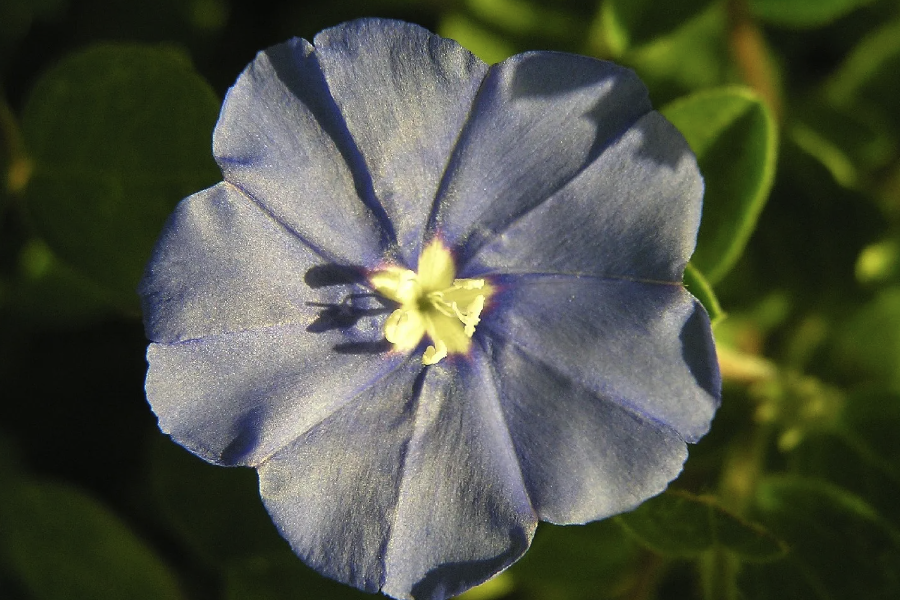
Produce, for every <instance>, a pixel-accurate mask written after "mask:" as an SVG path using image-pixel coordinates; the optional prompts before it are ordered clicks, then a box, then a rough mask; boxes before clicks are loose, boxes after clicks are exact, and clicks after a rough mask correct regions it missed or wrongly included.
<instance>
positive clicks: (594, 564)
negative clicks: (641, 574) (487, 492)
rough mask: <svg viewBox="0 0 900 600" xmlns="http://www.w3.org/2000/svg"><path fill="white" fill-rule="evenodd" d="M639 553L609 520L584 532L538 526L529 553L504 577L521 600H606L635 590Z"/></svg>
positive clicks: (545, 525) (573, 527) (634, 545)
mask: <svg viewBox="0 0 900 600" xmlns="http://www.w3.org/2000/svg"><path fill="white" fill-rule="evenodd" d="M639 550H640V548H639V546H637V544H635V543H634V542H633V541H632V540H631V538H630V536H628V535H626V534H625V532H624V531H622V528H621V527H618V526H617V525H616V524H615V523H614V522H613V521H612V520H611V519H607V520H604V521H599V522H595V523H589V524H587V525H583V526H558V525H551V524H548V523H541V524H540V525H539V526H538V530H537V533H536V535H535V537H534V542H533V543H532V546H531V549H530V550H529V551H528V552H527V553H525V556H524V557H523V558H522V560H520V561H519V562H517V563H516V564H514V565H513V566H512V567H510V569H509V570H508V571H506V572H507V573H509V575H510V577H511V578H512V580H513V582H514V583H515V586H516V590H517V593H520V594H522V595H524V597H526V598H534V599H536V600H543V599H546V598H552V599H565V600H596V599H598V598H609V597H614V596H617V595H620V594H621V593H622V592H623V590H626V589H628V588H630V587H631V586H633V585H634V579H635V577H637V576H638V575H637V574H636V571H637V569H638V565H637V559H638V557H639V555H640V552H639Z"/></svg>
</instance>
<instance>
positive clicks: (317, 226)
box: [140, 19, 720, 599]
mask: <svg viewBox="0 0 900 600" xmlns="http://www.w3.org/2000/svg"><path fill="white" fill-rule="evenodd" d="M213 153H214V156H215V158H216V160H217V162H218V164H219V166H220V168H221V170H222V173H223V179H224V181H222V182H221V183H219V184H217V185H215V186H213V187H211V188H209V189H206V190H204V191H201V192H198V193H196V194H194V195H192V196H190V197H188V198H186V199H185V200H184V201H182V203H181V204H180V205H179V206H178V208H177V209H176V211H175V213H174V214H173V215H172V217H171V218H170V219H169V221H168V223H167V225H166V227H165V229H164V231H163V233H162V235H161V238H160V240H159V242H158V244H157V247H156V250H155V252H154V255H153V257H152V259H151V261H150V264H149V265H148V267H147V271H146V275H145V277H144V280H143V282H142V284H141V289H140V292H141V296H142V301H143V309H144V316H145V327H146V331H147V335H148V337H149V338H150V340H151V341H152V343H151V345H150V347H149V350H148V361H149V364H150V368H149V372H148V375H147V381H146V391H147V397H148V399H149V402H150V404H151V406H152V408H153V410H154V412H155V413H156V415H157V416H158V418H159V426H160V428H161V429H162V430H163V431H164V432H165V433H167V434H168V435H170V436H171V437H172V438H173V439H174V440H175V441H177V442H178V443H179V444H181V445H183V446H184V447H186V448H188V449H189V450H191V451H192V452H194V453H196V454H197V455H199V456H201V457H202V458H204V459H206V460H207V461H210V462H213V463H216V464H221V465H247V466H251V467H255V468H256V469H257V471H258V474H259V483H260V493H261V496H262V499H263V502H264V503H265V506H266V508H267V509H268V511H269V513H270V514H271V516H272V518H273V520H274V522H275V523H276V525H277V526H278V528H279V530H280V531H281V533H282V535H283V536H284V537H285V538H286V539H287V540H288V541H289V542H290V544H291V546H292V548H293V549H294V551H295V552H296V553H297V554H298V555H299V556H300V557H301V558H302V559H303V560H304V561H305V562H306V563H307V564H309V565H310V566H312V567H313V568H315V569H316V570H318V571H319V572H321V573H323V574H324V575H327V576H328V577H331V578H334V579H337V580H340V581H343V582H346V583H349V584H351V585H354V586H356V587H358V588H361V589H363V590H367V591H372V592H374V591H381V592H383V593H385V594H388V595H390V596H394V597H397V598H416V599H440V598H446V597H449V596H451V595H454V594H458V593H460V592H462V591H464V590H465V589H467V588H469V587H471V586H474V585H477V584H479V583H481V582H483V581H485V580H487V579H488V578H490V577H492V576H493V575H495V574H496V573H498V572H500V571H501V570H503V569H505V568H506V567H508V566H509V565H510V564H512V563H513V562H514V561H516V560H517V559H518V558H519V557H521V556H522V554H523V553H524V552H525V551H526V549H527V548H528V546H529V544H530V542H531V539H532V536H533V534H534V531H535V527H536V525H537V523H538V521H539V520H544V521H549V522H552V523H584V522H587V521H593V520H596V519H602V518H604V517H608V516H610V515H614V514H617V513H620V512H622V511H627V510H629V509H631V508H633V507H635V506H636V505H638V504H639V503H641V502H642V501H643V500H645V499H647V498H649V497H651V496H653V495H655V494H658V493H659V492H661V491H662V490H663V489H664V488H665V487H666V486H667V485H668V483H669V482H670V481H671V480H672V479H674V478H675V477H676V476H677V475H678V473H679V472H680V470H681V468H682V464H683V462H684V460H685V459H686V456H687V450H686V443H687V442H695V441H696V440H698V439H699V438H700V437H701V436H703V435H704V434H705V433H706V432H707V430H708V429H709V426H710V421H711V418H712V416H713V413H714V412H715V409H716V407H717V405H718V402H719V394H720V391H719V388H720V382H719V373H718V368H717V366H716V359H715V350H714V346H713V341H712V336H711V333H710V324H709V319H708V317H707V315H706V313H705V311H704V310H703V308H702V306H701V305H700V304H699V302H698V301H697V300H695V299H694V298H693V297H692V296H691V295H690V294H689V293H688V292H687V291H686V290H685V288H684V287H683V285H682V283H681V281H682V275H683V270H684V268H685V265H686V264H687V262H688V259H689V258H690V255H691V253H692V252H693V248H694V245H695V241H696V233H697V228H698V225H699V220H700V210H701V199H702V194H703V183H702V179H701V177H700V174H699V171H698V169H697V164H696V160H695V157H694V156H693V154H692V153H691V151H690V149H689V148H688V146H687V144H686V143H685V141H684V139H683V138H682V136H681V135H680V134H679V133H678V131H677V130H676V129H675V128H674V127H673V126H672V125H671V124H670V123H668V122H667V121H666V120H665V119H664V118H663V117H662V116H661V115H659V114H658V113H657V112H654V111H653V110H652V108H651V105H650V102H649V100H648V97H647V91H646V89H645V87H644V86H643V84H642V83H641V82H640V81H639V80H638V78H637V77H636V76H635V75H634V74H633V73H632V72H631V71H629V70H627V69H625V68H622V67H619V66H616V65H614V64H611V63H609V62H604V61H600V60H595V59H591V58H586V57H581V56H575V55H570V54H564V53H557V52H528V53H525V54H519V55H517V56H513V57H512V58H510V59H508V60H506V61H504V62H502V63H499V64H497V65H493V66H488V65H486V64H484V63H482V62H481V61H480V60H478V59H477V58H475V57H474V56H473V55H472V54H470V53H469V52H467V51H466V50H465V49H463V48H462V47H460V46H459V45H458V44H456V43H455V42H453V41H451V40H447V39H442V38H440V37H438V36H436V35H434V34H432V33H430V32H428V31H426V30H425V29H422V28H421V27H418V26H415V25H411V24H407V23H402V22H396V21H387V20H379V19H367V20H360V21H353V22H350V23H346V24H343V25H340V26H337V27H334V28H332V29H328V30H325V31H323V32H321V33H320V34H318V35H317V36H316V37H315V39H314V42H313V44H310V43H309V42H307V41H305V40H303V39H293V40H291V41H289V42H287V43H284V44H281V45H278V46H274V47H272V48H269V49H268V50H265V51H263V52H261V53H260V54H259V55H258V56H257V57H256V59H255V60H254V61H253V63H252V64H250V65H249V67H248V68H247V69H246V70H245V71H244V72H243V74H241V76H240V77H239V79H238V80H237V82H236V84H235V85H234V86H233V87H232V88H231V89H230V90H229V92H228V94H227V96H226V98H225V101H224V105H223V107H222V112H221V116H220V118H219V122H218V124H217V126H216V130H215V134H214V139H213Z"/></svg>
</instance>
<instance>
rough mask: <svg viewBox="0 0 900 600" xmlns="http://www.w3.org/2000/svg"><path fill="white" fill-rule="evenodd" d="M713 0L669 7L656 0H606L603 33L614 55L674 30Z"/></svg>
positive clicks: (688, 1)
mask: <svg viewBox="0 0 900 600" xmlns="http://www.w3.org/2000/svg"><path fill="white" fill-rule="evenodd" d="M711 2H712V0H682V1H681V2H673V3H671V4H668V5H667V6H666V7H665V8H663V7H661V6H660V4H659V3H658V2H653V0H606V2H604V3H603V4H602V6H601V14H600V18H601V26H602V33H603V36H604V38H605V40H606V42H607V45H608V47H609V48H610V50H611V51H612V53H613V55H614V56H621V55H622V54H623V53H624V52H625V51H626V50H627V49H628V48H630V47H633V46H641V45H643V44H646V43H648V42H651V41H653V40H655V39H656V38H659V37H661V36H664V35H666V34H668V33H671V32H673V31H675V30H676V29H678V28H679V27H681V26H682V25H684V23H685V22H686V21H688V20H690V19H692V18H693V17H695V16H697V15H698V14H700V13H701V12H703V10H704V9H706V8H707V7H708V6H709V5H710V4H711Z"/></svg>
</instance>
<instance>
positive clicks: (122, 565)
mask: <svg viewBox="0 0 900 600" xmlns="http://www.w3.org/2000/svg"><path fill="white" fill-rule="evenodd" d="M0 532H2V533H0V544H2V545H3V554H4V555H5V556H6V557H7V558H8V560H9V563H10V564H9V565H8V567H9V569H10V571H11V573H12V574H13V575H14V576H16V577H17V578H18V579H19V580H20V581H21V582H22V584H23V586H24V587H25V588H26V589H27V590H28V591H29V592H30V593H31V594H32V595H33V596H34V598H35V599H36V600H69V599H72V598H90V599H91V600H122V598H128V599H129V600H140V599H143V598H146V599H147V600H159V599H160V598H166V599H167V600H169V599H171V600H178V599H179V598H182V597H183V596H182V594H181V591H180V590H179V587H178V584H177V582H176V580H175V577H174V576H173V575H172V573H171V572H170V571H169V569H168V568H167V567H166V565H164V564H163V563H162V561H161V560H160V559H159V558H158V557H157V556H156V555H155V554H154V553H153V551H152V550H151V549H150V548H149V547H148V546H147V545H146V544H145V543H144V542H143V541H141V540H140V539H139V538H138V537H136V536H135V535H134V533H133V532H132V531H131V530H130V529H129V528H128V527H127V526H126V525H125V524H124V523H123V522H122V521H120V520H119V518H118V517H117V516H116V515H114V514H113V513H112V512H110V511H109V510H108V509H107V508H105V507H104V506H103V505H101V504H100V503H99V502H97V501H96V500H94V499H93V498H91V497H90V496H88V495H86V494H84V493H83V492H80V491H78V490H76V489H74V488H71V487H69V486H66V485H62V484H58V483H49V482H48V483H20V484H17V485H15V486H12V487H11V488H7V489H4V490H3V494H2V495H0Z"/></svg>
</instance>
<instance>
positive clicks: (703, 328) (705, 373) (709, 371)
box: [679, 300, 722, 400]
mask: <svg viewBox="0 0 900 600" xmlns="http://www.w3.org/2000/svg"><path fill="white" fill-rule="evenodd" d="M679 339H680V340H681V350H682V356H683V357H684V362H685V364H686V365H687V367H688V370H689V371H690V372H691V375H693V376H694V379H696V380H697V385H699V386H700V387H701V388H702V389H703V390H704V391H706V392H707V393H708V394H709V395H710V396H712V397H713V398H716V399H717V400H718V399H720V398H721V397H722V396H721V393H722V376H721V374H720V373H719V362H718V358H717V356H716V347H715V344H714V342H713V337H712V331H711V328H710V323H709V316H707V314H706V310H705V309H704V308H703V306H702V305H701V304H700V303H699V302H698V301H696V300H695V301H694V310H693V312H692V313H691V314H690V316H689V317H688V318H687V319H686V320H685V322H684V326H683V327H682V328H681V334H680V335H679Z"/></svg>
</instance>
